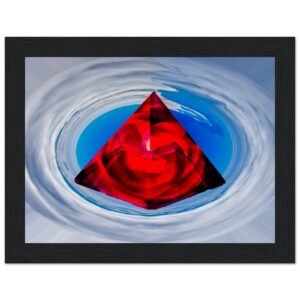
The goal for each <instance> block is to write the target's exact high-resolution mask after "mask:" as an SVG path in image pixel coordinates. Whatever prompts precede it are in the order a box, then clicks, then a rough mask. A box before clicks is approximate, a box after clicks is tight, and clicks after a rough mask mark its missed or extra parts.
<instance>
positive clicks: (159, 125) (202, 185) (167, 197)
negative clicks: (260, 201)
mask: <svg viewBox="0 0 300 300" xmlns="http://www.w3.org/2000/svg"><path fill="white" fill-rule="evenodd" d="M75 182H76V183H78V184H80V185H83V186H85V187H88V188H91V189H94V190H96V191H99V192H101V193H104V194H106V195H108V196H111V197H114V198H117V199H120V200H123V201H127V202H129V203H131V204H133V205H137V206H140V207H143V208H145V209H157V208H160V207H163V206H166V205H169V204H172V203H174V202H177V201H180V200H183V199H186V198H188V197H191V196H193V195H195V194H198V193H201V192H203V191H205V190H207V189H212V188H215V187H218V186H220V185H222V184H224V183H225V180H224V179H223V177H222V176H221V174H220V173H219V172H218V171H217V170H216V168H215V167H214V166H213V165H212V163H211V162H210V161H209V160H208V158H207V157H206V156H205V154H204V153H203V151H202V150H201V149H200V147H199V146H198V145H197V144H196V143H195V142H194V141H193V139H192V138H191V137H190V136H189V134H188V133H187V132H186V131H185V130H184V128H183V127H182V126H181V125H180V124H179V122H178V121H177V120H176V119H175V117H174V116H173V115H172V113H171V112H170V111H169V109H168V108H167V107H166V106H165V104H164V103H163V102H162V100H161V99H160V98H159V97H158V96H157V95H156V94H155V93H154V92H153V93H152V94H151V95H150V96H149V97H148V98H147V99H146V100H145V101H144V103H143V104H142V105H141V106H140V107H139V108H138V109H137V111H136V112H135V113H133V115H132V116H131V117H130V118H129V119H128V120H127V121H126V122H125V123H124V124H123V125H122V126H121V127H120V129H119V130H118V131H117V132H116V133H115V134H114V135H113V136H112V137H111V138H110V139H109V140H108V142H107V143H106V144H105V145H104V146H103V147H102V148H101V149H100V150H99V151H98V152H97V153H96V155H95V156H94V157H93V158H92V159H91V160H90V162H89V163H88V164H87V165H86V166H85V167H84V168H83V169H82V170H81V171H80V173H79V174H78V175H77V176H76V178H75Z"/></svg>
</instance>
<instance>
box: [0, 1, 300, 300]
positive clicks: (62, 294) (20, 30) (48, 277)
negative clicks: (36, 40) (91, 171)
mask: <svg viewBox="0 0 300 300" xmlns="http://www.w3.org/2000/svg"><path fill="white" fill-rule="evenodd" d="M297 2H299V1H296V0H295V1H292V0H285V1H277V0H273V1H263V0H252V1H238V0H236V1H235V0H226V1H222V0H219V1H216V0H207V1H200V0H198V1H192V0H185V1H175V0H173V1H164V2H163V1H162V0H152V1H139V0H127V1H124V0H119V1H116V0H110V1H101V0H95V1H93V0H85V1H77V0H73V1H66V0H65V1H63V0H52V1H34V0H26V1H22V0H20V1H16V0H2V1H1V3H0V33H1V39H0V43H1V45H0V51H1V59H0V69H1V72H0V77H1V78H0V90H1V100H2V101H1V106H0V108H1V117H0V118H1V120H2V121H1V122H0V126H1V127H0V129H1V139H2V142H1V143H0V147H1V148H0V158H1V171H0V184H1V186H0V190H1V205H0V209H1V212H0V215H1V218H3V219H4V168H3V167H2V166H3V165H4V147H3V146H4V145H3V136H4V122H3V116H4V36H296V37H299V38H300V34H299V32H300V21H299V11H300V9H299V8H298V7H297ZM298 42H299V41H297V44H298ZM297 52H298V51H297ZM298 67H299V63H297V70H298ZM297 83H299V76H298V77H297ZM299 109H300V108H299V105H298V106H297V110H298V112H299ZM297 127H298V133H299V122H297ZM297 144H298V147H297V148H299V139H298V143H297ZM299 166H300V163H299V161H298V162H297V169H298V170H299ZM297 184H300V179H299V177H298V180H297ZM297 210H298V212H299V205H298V206H297ZM297 215H299V214H297ZM3 219H2V220H1V221H0V241H1V247H0V256H1V258H0V259H1V262H0V297H1V299H31V300H35V299H45V300H47V299H51V300H53V299H72V300H73V299H74V300H76V299H81V300H82V299H105V300H107V299H146V300H147V299H151V300H153V299H155V298H157V299H231V300H234V299H244V300H247V299H251V300H253V299H299V296H300V288H299V278H300V266H299V265H297V264H296V265H96V264H94V265H5V264H4V221H3ZM298 225H299V222H297V229H299V228H298ZM297 232H299V230H297ZM297 252H299V251H297Z"/></svg>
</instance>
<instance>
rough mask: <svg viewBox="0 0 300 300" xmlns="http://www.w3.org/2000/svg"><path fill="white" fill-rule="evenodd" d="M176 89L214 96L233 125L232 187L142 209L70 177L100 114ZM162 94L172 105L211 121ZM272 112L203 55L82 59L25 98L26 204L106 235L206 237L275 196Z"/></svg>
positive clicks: (257, 94)
mask: <svg viewBox="0 0 300 300" xmlns="http://www.w3.org/2000/svg"><path fill="white" fill-rule="evenodd" d="M175 87H178V88H182V89H187V90H189V91H191V92H193V93H195V94H199V95H203V96H206V97H208V98H209V99H213V100H212V101H214V102H215V103H218V104H220V105H221V106H222V109H223V113H224V115H226V116H227V118H228V120H231V121H232V122H233V123H234V125H235V126H231V127H230V130H231V132H232V143H233V145H234V148H233V155H232V161H231V162H230V164H229V166H228V168H227V170H226V172H225V175H224V177H225V178H226V181H227V184H226V187H224V188H223V189H221V190H218V191H210V192H209V193H208V194H205V195H204V194H203V195H202V194H200V195H196V196H194V197H192V198H191V199H188V201H182V202H179V203H177V204H174V205H171V206H169V207H166V208H162V209H159V210H157V211H145V210H143V209H141V208H137V207H132V206H130V205H129V206H128V205H127V204H126V203H125V204H124V203H123V202H122V201H119V200H115V199H112V198H110V197H107V196H105V195H102V194H99V193H96V192H94V191H90V190H87V189H85V188H83V187H80V186H76V185H75V184H74V183H73V179H74V177H75V175H76V174H77V173H78V171H79V169H80V168H79V165H78V162H77V159H76V155H75V151H74V148H75V146H76V143H77V141H78V137H79V136H80V133H81V131H82V130H83V129H84V128H85V127H86V126H87V125H88V124H89V123H90V122H91V121H92V120H93V119H95V117H97V116H99V115H101V114H103V113H105V112H107V111H110V110H113V109H115V108H117V107H120V106H126V105H131V104H139V103H141V101H142V100H144V99H145V98H146V97H147V95H148V94H149V93H150V92H151V91H153V90H155V91H176V88H175ZM164 100H165V102H166V103H167V105H168V106H169V107H170V108H171V109H173V110H177V111H181V112H184V113H187V112H191V113H192V114H194V116H196V117H198V118H200V119H202V120H205V119H206V116H203V115H201V113H198V112H195V111H192V110H189V108H188V107H183V106H181V105H178V104H177V103H174V102H173V101H170V100H169V99H164ZM273 110H274V104H273V102H272V101H271V100H270V99H269V98H268V97H266V96H265V95H264V94H263V93H262V92H261V91H260V89H259V88H258V87H257V86H256V85H255V84H254V83H253V82H251V81H249V80H248V79H246V78H244V77H243V76H241V75H240V74H237V73H234V72H232V71H231V70H228V69H226V68H224V67H221V66H218V65H215V64H212V63H207V62H205V61H202V60H195V59H189V58H99V59H95V60H94V61H92V62H89V63H84V64H81V65H79V66H76V67H74V68H72V69H70V70H67V71H66V72H64V73H61V74H59V75H57V76H55V77H54V78H52V79H51V80H49V81H48V82H47V83H45V84H44V85H43V86H41V88H40V89H39V90H38V91H36V92H35V93H34V94H33V95H31V97H30V99H28V100H27V99H26V169H25V170H26V203H27V204H29V205H30V206H31V207H33V208H34V209H35V210H37V211H38V212H39V213H41V214H43V215H44V216H46V217H48V218H51V219H52V220H56V221H57V222H58V223H62V224H68V225H70V226H72V227H73V228H74V227H75V228H77V230H79V231H82V232H89V233H90V234H92V235H93V236H95V237H97V239H99V238H103V239H104V240H105V241H107V242H189V241H197V242H205V241H207V240H210V239H212V238H215V237H217V236H220V235H223V234H224V233H226V232H229V231H231V230H233V229H234V228H236V227H238V226H241V225H242V224H244V223H246V222H248V221H249V220H251V219H253V218H255V217H256V216H257V215H259V214H260V213H262V212H263V211H264V210H265V208H266V207H267V205H268V204H269V203H270V202H271V201H274V120H273ZM207 121H208V122H209V120H207ZM229 123H230V122H229ZM85 200H88V201H85ZM214 200H215V201H214ZM95 204H97V205H95ZM204 204H205V205H204ZM150 216H151V217H150Z"/></svg>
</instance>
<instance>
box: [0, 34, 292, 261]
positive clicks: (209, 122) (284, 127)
mask: <svg viewBox="0 0 300 300" xmlns="http://www.w3.org/2000/svg"><path fill="white" fill-rule="evenodd" d="M5 59H6V70H5V74H6V121H5V123H6V176H5V177H6V262H24V263H25V262H45V263H50V262H65V263H67V262H73V263H76V262H78V263H86V262H96V263H97V262H101V263H192V262H194V263H198V262H201V263H212V262H213V263H215V262H224V263H229V262H237V263H242V262H245V263H250V262H259V263H288V262H289V263H291V262H294V260H295V258H294V256H295V183H294V180H295V175H294V172H295V171H294V164H295V153H294V147H295V136H294V135H295V115H294V107H295V40H294V38H290V37H283V38H267V37H266V38H154V37H153V38H142V37H136V38H133V37H132V38H30V37H28V38H17V37H11V38H10V37H9V38H6V57H5Z"/></svg>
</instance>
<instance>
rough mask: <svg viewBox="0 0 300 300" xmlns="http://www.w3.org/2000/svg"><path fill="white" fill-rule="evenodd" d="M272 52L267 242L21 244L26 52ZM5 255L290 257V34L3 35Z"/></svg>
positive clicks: (28, 258) (19, 258)
mask: <svg viewBox="0 0 300 300" xmlns="http://www.w3.org/2000/svg"><path fill="white" fill-rule="evenodd" d="M89 56H93V57H97V56H99V57H101V56H103V57H105V56H122V57H124V56H132V57H136V56H204V57H205V56H215V57H218V56H219V57H220V56H222V57H225V56H230V57H234V56H237V57H238V56H254V57H255V56H260V57H262V56H272V57H275V69H276V71H275V74H276V76H275V87H276V91H275V94H276V114H275V123H276V125H275V126H276V127H275V130H276V134H275V136H276V143H275V153H276V163H275V164H276V165H275V180H276V181H275V183H276V189H275V196H276V210H275V211H276V212H275V215H276V222H275V224H276V239H275V241H276V242H275V243H273V244H26V243H25V214H24V211H25V199H24V196H25V195H24V194H25V172H24V169H25V155H24V152H25V146H24V144H25V140H24V138H25V137H24V121H25V120H24V119H25V57H89ZM5 78H6V79H5V97H6V105H5V134H6V137H5V162H6V168H5V189H6V190H5V227H6V233H5V261H6V262H7V263H293V262H295V38H293V37H251V38H242V37H239V38H234V37H214V38H209V37H205V38H198V37H197V38H196V37H185V38H183V37H174V38H173V37H172V38H167V37H151V38H145V37H128V38H124V37H122V38H121V37H118V38H110V37H106V38H96V37H85V38H81V37H72V38H70V37H69V38H65V37H49V38H42V37H7V38H6V41H5Z"/></svg>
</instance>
